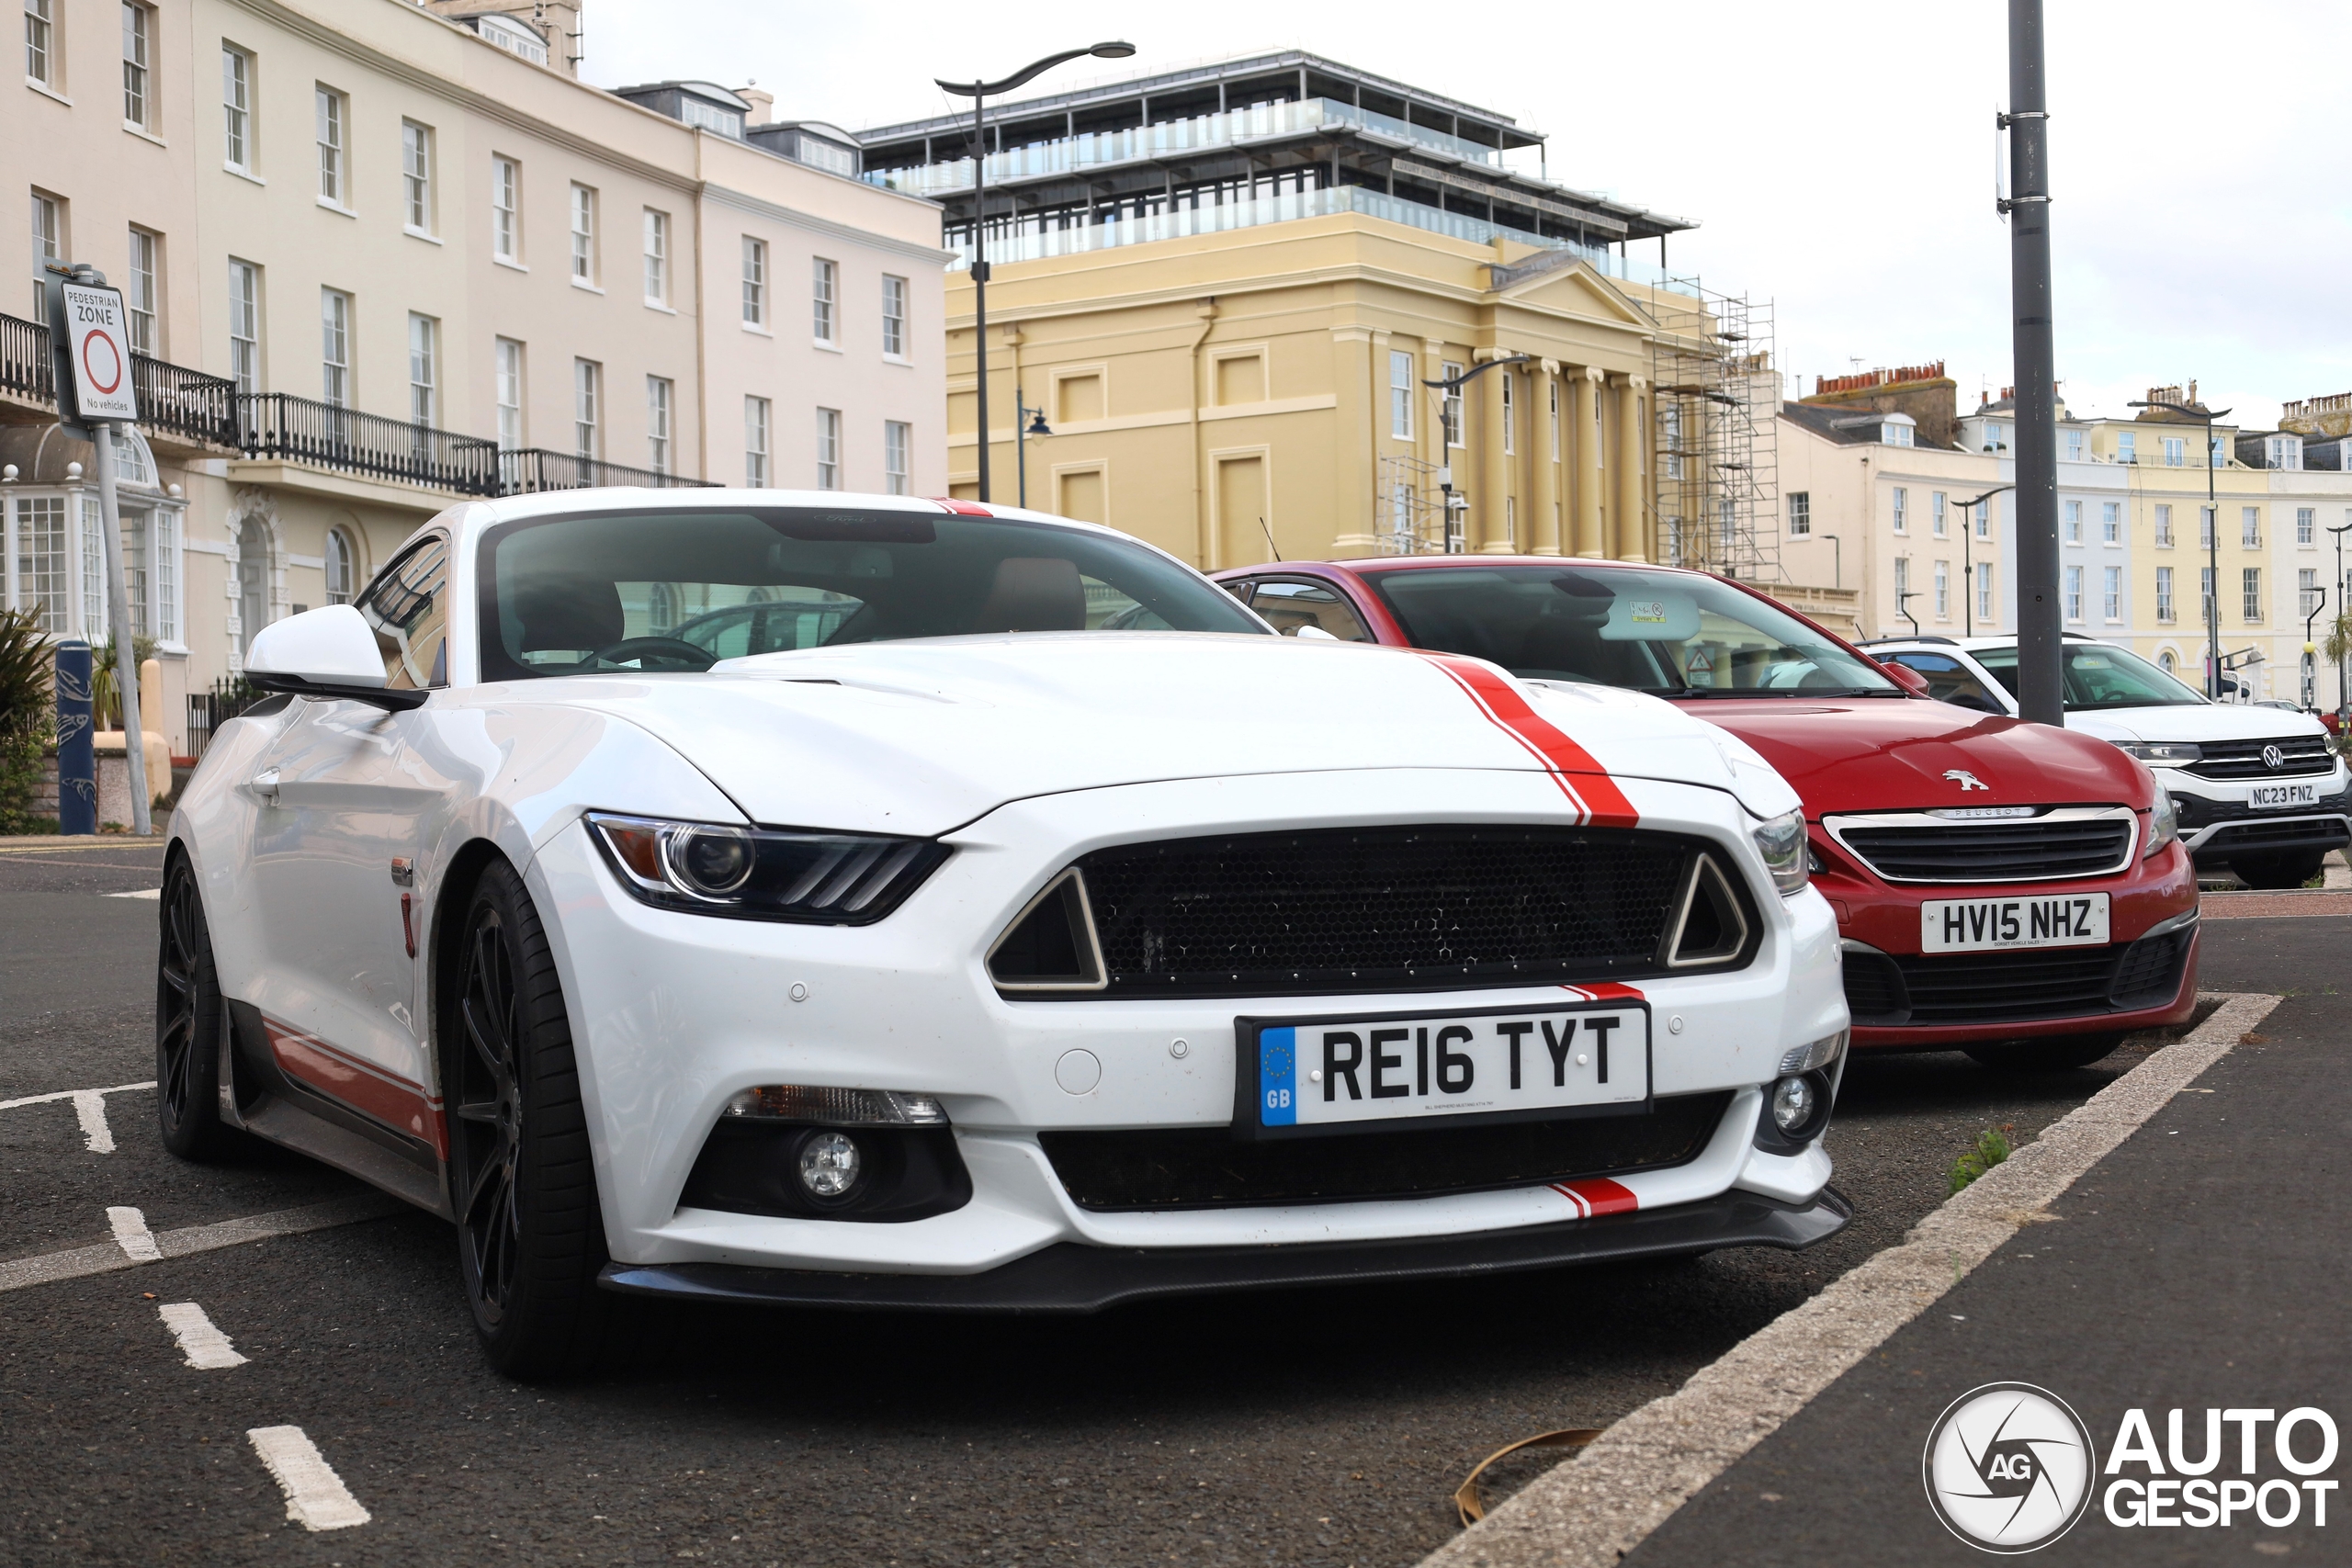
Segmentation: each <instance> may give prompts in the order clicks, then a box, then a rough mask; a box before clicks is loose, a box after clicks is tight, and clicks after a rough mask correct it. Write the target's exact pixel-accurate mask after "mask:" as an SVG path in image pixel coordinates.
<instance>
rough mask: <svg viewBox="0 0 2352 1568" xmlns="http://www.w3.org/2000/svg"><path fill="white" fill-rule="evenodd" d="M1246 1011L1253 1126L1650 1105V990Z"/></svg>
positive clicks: (1245, 1077) (1248, 1114) (1286, 1128)
mask: <svg viewBox="0 0 2352 1568" xmlns="http://www.w3.org/2000/svg"><path fill="white" fill-rule="evenodd" d="M1238 1022H1239V1025H1240V1040H1239V1044H1240V1046H1241V1052H1240V1056H1241V1060H1240V1064H1239V1066H1240V1069H1241V1071H1240V1075H1239V1076H1240V1082H1239V1084H1238V1086H1237V1087H1238V1095H1237V1097H1236V1098H1237V1099H1238V1100H1239V1104H1238V1106H1237V1107H1236V1110H1237V1111H1238V1112H1240V1114H1239V1115H1238V1116H1237V1117H1236V1122H1235V1124H1236V1127H1237V1130H1238V1131H1240V1132H1241V1133H1242V1134H1243V1135H1244V1136H1268V1135H1280V1134H1294V1133H1309V1132H1331V1131H1337V1130H1344V1129H1346V1128H1349V1127H1351V1126H1361V1125H1363V1124H1364V1123H1368V1122H1369V1123H1384V1122H1404V1121H1410V1120H1415V1119H1435V1118H1439V1117H1476V1118H1479V1119H1481V1120H1497V1121H1525V1120H1531V1119H1534V1118H1538V1117H1542V1116H1545V1115H1557V1114H1559V1113H1561V1112H1563V1111H1589V1112H1595V1113H1604V1112H1608V1111H1645V1110H1647V1109H1648V1107H1649V1099H1650V1013H1649V1008H1648V1007H1647V1005H1646V1004H1645V1003H1643V1002H1641V1001H1639V1000H1625V1001H1611V1002H1605V1003H1600V1004H1571V1005H1568V1006H1562V1007H1539V1008H1529V1009H1524V1010H1519V1011H1515V1012H1494V1011H1479V1012H1468V1013H1419V1014H1401V1015H1400V1014H1390V1015H1387V1016H1385V1017H1364V1016H1361V1015H1359V1016H1356V1017H1342V1018H1318V1019H1305V1020H1296V1019H1242V1020H1239V1021H1238Z"/></svg>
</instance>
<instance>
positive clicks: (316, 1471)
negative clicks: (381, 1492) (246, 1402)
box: [245, 1427, 371, 1530]
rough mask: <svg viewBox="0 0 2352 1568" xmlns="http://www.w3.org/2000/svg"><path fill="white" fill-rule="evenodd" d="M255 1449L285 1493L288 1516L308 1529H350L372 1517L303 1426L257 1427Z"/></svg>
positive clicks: (253, 1436)
mask: <svg viewBox="0 0 2352 1568" xmlns="http://www.w3.org/2000/svg"><path fill="white" fill-rule="evenodd" d="M245 1436H246V1438H249V1439H250V1440H251V1441H252V1443H253V1445H254V1452H255V1453H257V1454H259V1455H260V1456H261V1461H262V1463H264V1464H266V1465H267V1466H269V1473H270V1474H271V1475H273V1476H275V1477H276V1478H277V1489H278V1490H279V1491H280V1492H283V1493H285V1494H286V1517H288V1519H291V1520H292V1521H293V1522H294V1523H296V1524H298V1525H300V1526H301V1527H302V1528H303V1529H306V1530H340V1529H350V1528H351V1527H352V1526H354V1525H364V1524H366V1523H367V1522H368V1518H369V1517H371V1516H370V1515H369V1514H368V1510H367V1509H365V1508H363V1507H361V1506H359V1499H358V1498H356V1497H354V1496H353V1495H351V1489H350V1488H349V1487H347V1486H345V1485H344V1483H343V1477H341V1476H339V1475H337V1474H336V1473H335V1472H334V1466H332V1465H330V1464H328V1463H327V1461H326V1457H325V1456H324V1455H322V1454H321V1453H320V1452H319V1447H318V1445H317V1444H316V1443H313V1442H312V1441H311V1439H310V1438H307V1437H305V1436H304V1435H303V1433H302V1428H301V1427H254V1429H253V1430H251V1431H249V1432H247V1433H246V1434H245Z"/></svg>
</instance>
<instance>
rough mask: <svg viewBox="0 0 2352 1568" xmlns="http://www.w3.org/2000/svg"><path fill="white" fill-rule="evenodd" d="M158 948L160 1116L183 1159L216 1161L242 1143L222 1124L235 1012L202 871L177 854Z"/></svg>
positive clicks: (167, 1141) (167, 876) (167, 1139)
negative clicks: (226, 1002) (218, 964)
mask: <svg viewBox="0 0 2352 1568" xmlns="http://www.w3.org/2000/svg"><path fill="white" fill-rule="evenodd" d="M157 924H158V927H159V930H158V931H157V941H156V951H155V1119H156V1122H157V1123H158V1125H159V1126H160V1127H161V1128H162V1130H163V1134H164V1147H165V1148H167V1149H169V1150H170V1151H171V1152H172V1153H174V1154H175V1155H177V1156H179V1157H180V1158H182V1159H193V1160H202V1159H214V1158H217V1157H219V1156H220V1155H221V1154H223V1153H225V1152H226V1151H227V1149H228V1148H229V1146H230V1145H232V1143H233V1142H234V1140H235V1137H236V1134H235V1133H234V1132H233V1131H232V1129H230V1128H228V1127H226V1126H224V1125H222V1124H221V1121H220V1045H221V1041H222V1039H223V1037H224V1036H225V1034H226V1033H227V1030H228V1010H227V1009H226V1008H225V1007H223V1006H222V1004H221V1001H220V976H219V975H218V974H217V973H215V971H214V969H213V966H212V932H211V930H210V928H209V927H208V926H207V925H206V924H205V919H204V899H203V897H202V896H201V894H200V893H199V891H198V887H197V881H196V868H195V867H194V866H193V865H191V864H190V863H188V859H187V856H186V855H185V854H175V855H174V856H173V857H172V863H171V865H170V867H169V869H168V870H166V871H165V873H164V897H163V900H162V908H161V912H160V914H159V916H158V919H157Z"/></svg>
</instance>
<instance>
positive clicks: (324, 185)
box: [316, 87, 351, 207]
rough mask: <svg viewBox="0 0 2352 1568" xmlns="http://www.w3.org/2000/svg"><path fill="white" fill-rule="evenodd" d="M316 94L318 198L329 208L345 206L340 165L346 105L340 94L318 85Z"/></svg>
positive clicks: (342, 175) (342, 172)
mask: <svg viewBox="0 0 2352 1568" xmlns="http://www.w3.org/2000/svg"><path fill="white" fill-rule="evenodd" d="M316 93H317V100H318V102H317V117H318V137H319V199H320V200H321V201H323V202H325V203H326V204H327V205H328V206H330V207H348V206H350V205H351V204H350V202H348V201H347V200H345V196H346V195H347V194H348V193H347V191H346V189H345V186H346V185H347V183H348V182H346V181H345V178H344V168H343V121H344V111H345V107H347V106H346V105H345V101H344V96H343V95H342V94H341V93H338V92H336V91H334V89H333V88H331V87H320V88H318V89H316Z"/></svg>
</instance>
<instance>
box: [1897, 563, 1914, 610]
mask: <svg viewBox="0 0 2352 1568" xmlns="http://www.w3.org/2000/svg"><path fill="white" fill-rule="evenodd" d="M1894 613H1895V614H1896V615H1909V614H1910V613H1911V558H1910V557H1909V556H1897V557H1895V558H1894Z"/></svg>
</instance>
